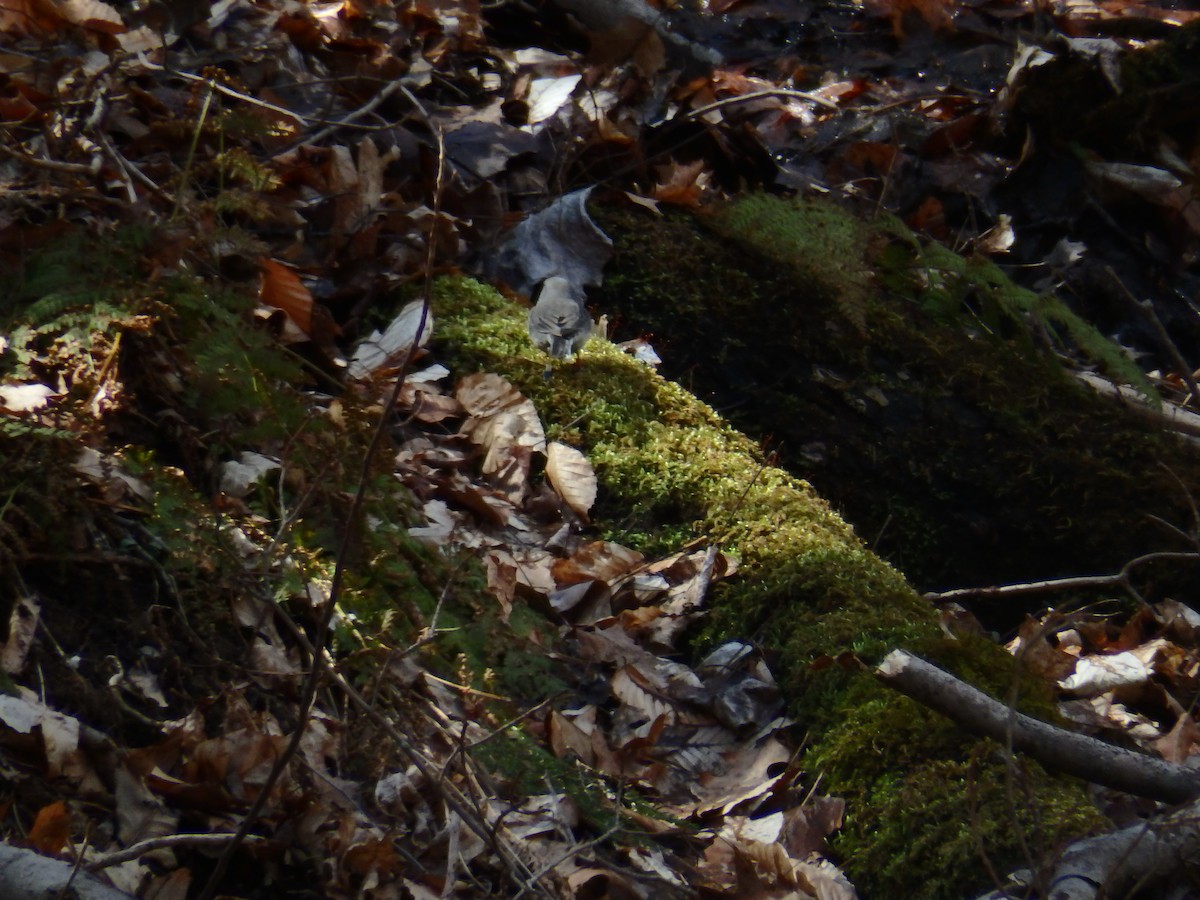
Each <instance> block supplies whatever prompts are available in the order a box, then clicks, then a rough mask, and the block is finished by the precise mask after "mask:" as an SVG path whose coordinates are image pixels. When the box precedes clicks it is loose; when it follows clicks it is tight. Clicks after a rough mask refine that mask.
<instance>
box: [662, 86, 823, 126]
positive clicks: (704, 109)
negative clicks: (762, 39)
mask: <svg viewBox="0 0 1200 900" xmlns="http://www.w3.org/2000/svg"><path fill="white" fill-rule="evenodd" d="M768 97H785V98H789V99H793V100H807V101H809V102H810V103H816V104H817V105H818V106H824V107H825V108H827V109H841V107H840V106H838V105H837V104H836V103H834V102H833V101H832V100H826V99H825V98H824V97H821V96H819V95H817V94H810V93H808V91H793V90H789V89H787V88H771V89H770V90H766V91H753V92H752V93H749V94H739V95H738V96H736V97H722V98H721V99H720V100H714V101H713V102H712V103H706V104H704V106H697V107H696V108H695V109H691V110H688V111H687V112H686V113H685V114H684V115H683V117H682V118H683V120H684V121H685V122H687V121H691V120H692V119H699V118H701V117H702V116H706V115H708V114H709V113H710V112H715V111H716V110H718V109H724V108H725V107H726V106H734V105H735V104H738V103H749V102H750V101H751V100H765V99H767V98H768Z"/></svg>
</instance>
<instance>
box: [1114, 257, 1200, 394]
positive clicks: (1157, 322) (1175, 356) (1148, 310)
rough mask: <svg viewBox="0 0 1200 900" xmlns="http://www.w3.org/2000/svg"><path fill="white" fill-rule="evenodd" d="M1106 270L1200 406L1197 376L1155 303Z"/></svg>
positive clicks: (1199, 389)
mask: <svg viewBox="0 0 1200 900" xmlns="http://www.w3.org/2000/svg"><path fill="white" fill-rule="evenodd" d="M1104 271H1105V272H1107V273H1108V275H1109V277H1110V278H1111V279H1112V280H1113V281H1115V282H1116V283H1117V287H1119V288H1120V289H1121V293H1123V294H1124V295H1125V299H1126V300H1128V301H1129V302H1130V303H1132V304H1133V306H1134V308H1135V309H1136V310H1138V311H1139V312H1140V313H1141V314H1142V316H1143V317H1144V318H1145V319H1146V321H1147V322H1149V323H1150V327H1151V328H1153V329H1154V333H1155V335H1157V337H1158V342H1159V343H1160V344H1161V345H1162V348H1163V349H1164V350H1166V351H1167V355H1168V356H1170V357H1171V362H1173V363H1174V364H1175V368H1176V369H1178V370H1179V377H1180V378H1182V379H1183V383H1184V384H1186V385H1187V389H1188V393H1189V394H1191V396H1192V400H1193V401H1195V403H1196V405H1197V406H1200V385H1197V384H1196V377H1195V376H1194V375H1193V374H1192V367H1191V366H1190V365H1189V364H1188V361H1187V360H1186V359H1184V358H1183V354H1182V353H1181V352H1180V351H1179V346H1178V345H1177V344H1176V343H1175V342H1174V341H1173V340H1171V335H1170V334H1169V333H1168V332H1167V329H1166V326H1164V325H1163V323H1162V319H1160V318H1159V317H1158V313H1156V312H1155V311H1154V304H1153V303H1151V302H1150V301H1149V300H1139V299H1138V298H1137V297H1135V296H1133V291H1131V290H1129V288H1128V287H1126V286H1125V282H1123V281H1122V280H1121V279H1120V278H1119V277H1118V276H1117V273H1116V272H1114V271H1113V267H1112V266H1105V267H1104Z"/></svg>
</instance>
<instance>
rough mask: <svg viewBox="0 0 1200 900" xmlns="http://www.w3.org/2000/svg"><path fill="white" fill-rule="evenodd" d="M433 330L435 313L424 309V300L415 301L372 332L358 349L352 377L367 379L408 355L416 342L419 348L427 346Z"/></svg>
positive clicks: (353, 359)
mask: <svg viewBox="0 0 1200 900" xmlns="http://www.w3.org/2000/svg"><path fill="white" fill-rule="evenodd" d="M422 320H423V321H422ZM432 333H433V316H432V314H430V313H429V312H428V311H427V310H425V309H424V303H423V302H422V301H420V300H414V301H412V302H411V303H409V304H408V305H406V306H405V307H404V309H402V310H400V312H399V314H398V315H397V316H396V318H394V319H392V322H391V324H390V325H388V327H387V329H386V330H385V331H383V332H382V333H381V332H379V331H373V332H371V334H370V335H368V336H367V337H366V338H364V339H363V340H362V342H361V343H360V344H359V345H358V346H357V347H356V348H355V350H354V357H353V358H352V359H351V360H350V377H351V378H366V377H367V376H369V375H371V374H372V373H374V372H377V371H379V370H380V369H383V368H385V367H388V366H394V365H396V364H397V363H399V362H400V361H401V360H402V359H403V358H404V357H405V356H406V355H407V353H408V350H409V348H410V347H411V346H412V344H413V341H416V342H417V346H418V347H424V346H425V344H426V342H427V341H428V340H429V336H430V335H431V334H432Z"/></svg>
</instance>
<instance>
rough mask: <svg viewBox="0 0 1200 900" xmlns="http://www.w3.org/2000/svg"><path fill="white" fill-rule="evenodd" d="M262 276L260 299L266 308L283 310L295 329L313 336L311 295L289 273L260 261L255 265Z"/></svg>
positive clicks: (271, 262)
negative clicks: (271, 307)
mask: <svg viewBox="0 0 1200 900" xmlns="http://www.w3.org/2000/svg"><path fill="white" fill-rule="evenodd" d="M258 266H259V269H260V272H261V281H260V283H259V299H260V300H261V301H262V302H263V303H265V304H266V305H267V306H273V307H275V308H276V309H282V310H283V311H284V312H285V313H287V316H288V318H289V319H291V320H292V322H294V323H295V325H296V327H297V328H299V329H300V330H301V331H303V332H304V333H305V334H307V335H309V336H311V335H312V325H313V298H312V293H311V292H310V291H309V290H308V288H306V287H305V286H304V283H303V282H302V281H301V280H300V276H298V275H297V274H296V273H295V272H294V271H292V269H290V268H289V267H287V266H285V265H284V264H283V263H279V262H276V261H275V260H273V259H268V258H267V257H263V258H262V259H260V260H259V261H258Z"/></svg>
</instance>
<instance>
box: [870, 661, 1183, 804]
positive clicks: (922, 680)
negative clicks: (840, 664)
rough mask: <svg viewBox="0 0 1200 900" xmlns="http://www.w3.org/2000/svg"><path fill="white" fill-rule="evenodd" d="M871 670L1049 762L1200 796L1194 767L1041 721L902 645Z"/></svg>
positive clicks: (1119, 786)
mask: <svg viewBox="0 0 1200 900" xmlns="http://www.w3.org/2000/svg"><path fill="white" fill-rule="evenodd" d="M875 675H876V677H877V678H879V680H880V681H882V682H883V683H884V684H886V685H887V686H888V687H891V688H895V689H896V690H898V691H900V692H901V693H902V694H905V695H907V696H909V697H911V698H912V699H914V700H916V701H917V702H918V703H920V704H922V705H924V706H927V707H929V708H930V709H932V710H934V711H935V712H939V713H941V714H942V715H944V716H947V717H949V718H950V719H953V720H954V721H955V722H956V723H958V724H959V725H961V726H962V727H963V728H965V729H966V730H968V731H970V732H972V733H974V734H980V735H983V736H985V737H989V738H992V739H993V740H995V741H1000V742H1001V743H1004V744H1006V745H1007V746H1010V747H1011V748H1012V749H1013V750H1019V751H1021V752H1022V753H1027V754H1029V755H1030V756H1032V757H1033V758H1034V759H1036V760H1037V761H1038V762H1040V763H1043V764H1044V765H1046V766H1047V767H1049V768H1052V769H1056V770H1058V771H1060V772H1065V773H1066V774H1068V775H1075V776H1077V777H1079V778H1083V779H1085V780H1086V781H1090V782H1093V783H1095V784H1102V785H1104V786H1105V787H1110V788H1114V789H1116V790H1119V791H1126V792H1127V793H1130V794H1136V795H1137V796H1139V797H1149V798H1150V799H1152V800H1162V801H1165V802H1167V803H1184V802H1187V801H1189V800H1193V799H1195V798H1196V797H1200V772H1198V771H1196V770H1194V769H1189V768H1187V767H1186V766H1179V765H1176V764H1174V763H1169V762H1167V761H1166V760H1162V759H1156V758H1154V757H1152V756H1147V755H1145V754H1142V753H1134V752H1132V751H1129V750H1122V749H1121V748H1119V747H1114V746H1112V745H1111V744H1106V743H1104V742H1103V741H1099V740H1096V739H1095V738H1091V737H1087V736H1086V735H1082V734H1076V733H1075V732H1072V731H1064V730H1063V729H1061V728H1055V727H1054V726H1052V725H1047V724H1046V723H1045V722H1039V721H1038V720H1037V719H1032V718H1030V717H1029V716H1026V715H1022V714H1021V713H1019V712H1017V711H1016V710H1014V709H1010V708H1009V707H1008V706H1006V705H1005V704H1003V703H1000V702H999V701H998V700H993V699H992V698H991V697H989V696H987V694H984V693H983V692H982V691H979V690H976V689H975V688H973V687H971V686H970V685H968V684H964V683H963V682H961V681H959V680H958V679H957V678H955V677H954V676H953V675H950V674H949V673H947V672H944V671H942V670H941V669H939V668H937V667H936V666H933V665H930V664H929V663H927V662H925V661H924V660H922V659H918V658H917V657H915V656H913V655H912V654H911V653H907V652H905V651H904V650H893V651H892V652H891V653H889V654H888V655H887V658H886V659H885V660H884V661H883V663H882V664H881V665H880V666H879V668H878V669H876V670H875Z"/></svg>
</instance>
